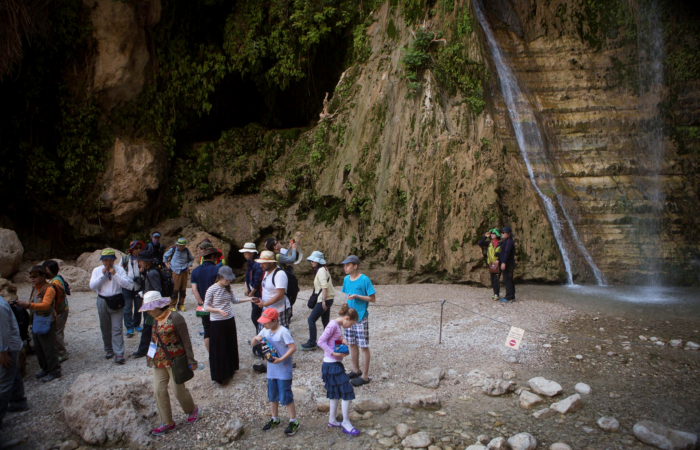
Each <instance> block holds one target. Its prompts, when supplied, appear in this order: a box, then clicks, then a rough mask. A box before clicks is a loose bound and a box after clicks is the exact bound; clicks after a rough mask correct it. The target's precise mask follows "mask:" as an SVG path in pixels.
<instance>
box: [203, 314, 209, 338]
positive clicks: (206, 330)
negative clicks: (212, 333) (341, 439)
mask: <svg viewBox="0 0 700 450" xmlns="http://www.w3.org/2000/svg"><path fill="white" fill-rule="evenodd" d="M210 325H211V317H209V316H202V326H203V327H204V339H209V326H210Z"/></svg>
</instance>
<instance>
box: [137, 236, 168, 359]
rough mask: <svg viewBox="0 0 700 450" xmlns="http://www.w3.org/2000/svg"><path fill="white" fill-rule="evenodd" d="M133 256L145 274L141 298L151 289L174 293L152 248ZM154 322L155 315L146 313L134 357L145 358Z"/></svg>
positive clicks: (163, 293) (163, 295)
mask: <svg viewBox="0 0 700 450" xmlns="http://www.w3.org/2000/svg"><path fill="white" fill-rule="evenodd" d="M132 258H133V259H135V260H136V261H138V264H139V271H140V272H141V273H142V274H143V286H142V288H141V292H140V293H139V295H140V296H141V298H143V294H144V293H145V292H150V291H158V292H160V295H161V296H162V297H168V296H169V295H170V294H171V293H172V280H170V278H168V275H167V274H166V273H163V272H162V271H161V270H160V269H159V268H158V266H157V265H156V264H157V260H156V258H155V256H154V253H153V249H152V248H146V250H144V251H142V252H139V253H138V254H137V255H134V256H133V257H132ZM165 285H168V286H169V288H165ZM153 324H154V321H153V317H152V316H151V315H150V314H144V318H143V331H142V332H141V341H140V342H139V348H138V349H137V350H136V351H135V352H134V353H132V354H131V356H132V357H134V358H143V357H144V356H146V354H147V353H148V346H149V345H151V336H152V333H153Z"/></svg>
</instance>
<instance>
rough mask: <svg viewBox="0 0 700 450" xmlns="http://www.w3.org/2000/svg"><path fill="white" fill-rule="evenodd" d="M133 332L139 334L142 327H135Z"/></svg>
mask: <svg viewBox="0 0 700 450" xmlns="http://www.w3.org/2000/svg"><path fill="white" fill-rule="evenodd" d="M134 330H136V331H138V332H139V333H140V332H142V331H143V327H136V328H134Z"/></svg>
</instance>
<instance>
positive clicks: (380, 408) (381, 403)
mask: <svg viewBox="0 0 700 450" xmlns="http://www.w3.org/2000/svg"><path fill="white" fill-rule="evenodd" d="M353 406H354V407H355V411H357V412H358V413H360V414H364V413H366V412H367V411H372V412H386V411H389V409H390V408H391V405H390V404H389V402H387V401H386V400H384V399H381V398H376V397H372V398H368V397H362V398H359V399H356V400H355V401H354V402H353Z"/></svg>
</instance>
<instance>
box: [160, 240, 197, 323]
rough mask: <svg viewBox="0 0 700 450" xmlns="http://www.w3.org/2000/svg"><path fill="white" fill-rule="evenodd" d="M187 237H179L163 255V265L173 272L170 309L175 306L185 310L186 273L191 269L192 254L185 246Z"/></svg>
mask: <svg viewBox="0 0 700 450" xmlns="http://www.w3.org/2000/svg"><path fill="white" fill-rule="evenodd" d="M186 245H187V239H185V238H180V239H178V240H177V242H176V243H175V246H174V247H171V248H169V249H168V251H167V252H165V255H163V261H164V262H165V265H166V266H167V267H168V269H170V270H171V271H172V272H173V285H174V289H173V295H171V296H170V310H171V311H175V308H177V309H179V310H180V311H185V297H186V296H187V275H188V274H189V271H190V270H191V269H192V263H193V262H194V256H192V253H191V252H190V249H189V248H187V247H185V246H186Z"/></svg>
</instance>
